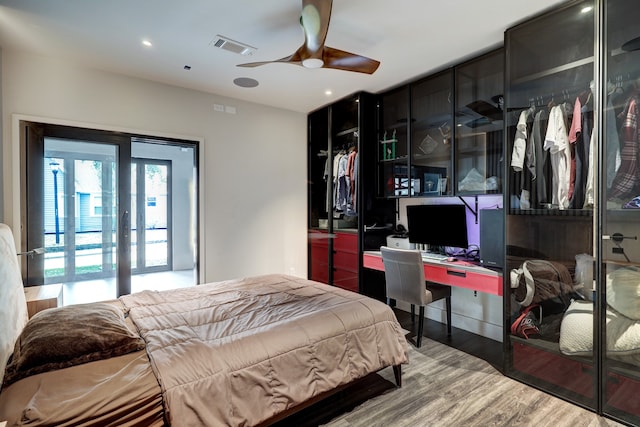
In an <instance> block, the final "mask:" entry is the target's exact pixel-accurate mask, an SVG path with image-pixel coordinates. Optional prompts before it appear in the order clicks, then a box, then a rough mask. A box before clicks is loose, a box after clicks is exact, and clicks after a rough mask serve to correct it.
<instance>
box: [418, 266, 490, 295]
mask: <svg viewBox="0 0 640 427" xmlns="http://www.w3.org/2000/svg"><path fill="white" fill-rule="evenodd" d="M424 275H425V279H426V280H427V281H429V282H436V283H442V284H447V285H450V286H457V287H459V288H466V289H471V290H474V291H478V292H486V293H489V294H494V295H500V296H502V277H500V276H489V275H486V274H480V273H476V272H473V271H467V270H464V269H460V268H455V267H449V266H440V265H438V266H435V265H427V264H425V266H424Z"/></svg>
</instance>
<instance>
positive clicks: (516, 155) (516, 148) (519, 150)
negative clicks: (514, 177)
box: [511, 110, 529, 172]
mask: <svg viewBox="0 0 640 427" xmlns="http://www.w3.org/2000/svg"><path fill="white" fill-rule="evenodd" d="M528 117H529V110H524V111H522V112H521V113H520V117H519V118H518V124H517V125H516V135H515V137H514V139H513V151H512V152H511V167H512V168H513V170H514V171H516V172H522V170H523V168H524V161H525V156H526V151H527V118H528Z"/></svg>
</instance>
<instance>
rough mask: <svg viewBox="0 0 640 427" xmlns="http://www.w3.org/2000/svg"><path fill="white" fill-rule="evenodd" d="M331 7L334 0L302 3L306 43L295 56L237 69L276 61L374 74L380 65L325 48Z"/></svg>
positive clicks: (374, 61) (352, 54) (245, 65)
mask: <svg viewBox="0 0 640 427" xmlns="http://www.w3.org/2000/svg"><path fill="white" fill-rule="evenodd" d="M332 4H333V0H302V14H301V15H300V25H302V31H304V44H303V45H302V46H300V47H299V48H298V50H296V51H295V52H294V53H293V54H292V55H289V56H287V57H284V58H281V59H277V60H275V61H263V62H251V63H247V64H238V67H258V66H260V65H265V64H271V63H274V62H284V63H289V64H296V65H301V66H303V67H305V68H334V69H337V70H345V71H355V72H358V73H366V74H373V73H374V72H375V71H376V70H377V69H378V66H379V65H380V62H378V61H376V60H374V59H370V58H366V57H364V56H360V55H356V54H355V53H350V52H345V51H343V50H340V49H335V48H332V47H329V46H325V44H324V42H325V39H326V38H327V31H328V29H329V20H330V18H331V6H332Z"/></svg>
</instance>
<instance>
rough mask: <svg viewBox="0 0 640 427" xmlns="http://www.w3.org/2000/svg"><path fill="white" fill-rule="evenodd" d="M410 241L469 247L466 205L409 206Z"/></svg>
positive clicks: (432, 245) (431, 245) (433, 244)
mask: <svg viewBox="0 0 640 427" xmlns="http://www.w3.org/2000/svg"><path fill="white" fill-rule="evenodd" d="M407 226H408V228H409V241H410V242H411V243H418V244H423V245H429V246H430V250H434V248H433V247H438V246H439V247H455V248H463V249H467V247H468V246H469V242H468V240H467V211H466V207H465V206H464V205H409V206H407Z"/></svg>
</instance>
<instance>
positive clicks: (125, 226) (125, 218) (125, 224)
mask: <svg viewBox="0 0 640 427" xmlns="http://www.w3.org/2000/svg"><path fill="white" fill-rule="evenodd" d="M121 230H122V236H123V237H125V238H126V237H128V236H129V211H124V212H123V213H122V227H121Z"/></svg>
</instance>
